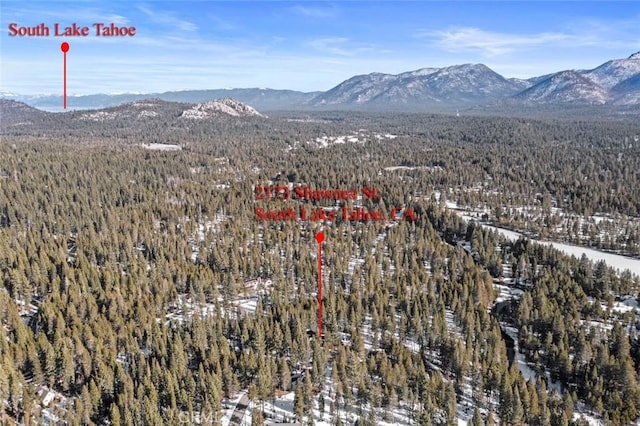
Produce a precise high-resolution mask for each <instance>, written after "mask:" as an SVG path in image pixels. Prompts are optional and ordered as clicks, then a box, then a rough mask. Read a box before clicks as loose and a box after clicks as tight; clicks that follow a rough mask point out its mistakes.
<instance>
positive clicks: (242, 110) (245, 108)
mask: <svg viewBox="0 0 640 426" xmlns="http://www.w3.org/2000/svg"><path fill="white" fill-rule="evenodd" d="M221 114H224V115H230V116H232V117H252V116H254V117H264V115H262V114H260V113H259V112H258V111H256V110H255V109H254V108H252V107H250V106H249V105H246V104H243V103H242V102H239V101H236V100H235V99H231V98H224V99H218V100H214V101H210V102H205V103H202V104H197V105H195V106H193V107H191V108H189V109H187V110H185V111H183V112H182V115H181V117H182V118H189V119H194V120H204V119H207V118H211V117H216V116H219V115H221Z"/></svg>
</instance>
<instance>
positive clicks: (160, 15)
mask: <svg viewBox="0 0 640 426" xmlns="http://www.w3.org/2000/svg"><path fill="white" fill-rule="evenodd" d="M138 10H140V11H141V12H142V13H144V14H145V15H147V17H148V18H149V19H150V20H151V21H152V22H154V23H156V24H161V25H169V26H172V27H175V28H176V29H178V30H180V31H189V32H193V31H196V30H197V29H198V26H197V25H196V24H194V23H193V22H189V21H186V20H184V19H180V18H177V17H175V16H174V15H173V14H171V13H167V12H157V11H153V10H151V9H149V8H148V7H145V6H138Z"/></svg>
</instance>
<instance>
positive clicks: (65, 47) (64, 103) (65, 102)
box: [60, 41, 69, 109]
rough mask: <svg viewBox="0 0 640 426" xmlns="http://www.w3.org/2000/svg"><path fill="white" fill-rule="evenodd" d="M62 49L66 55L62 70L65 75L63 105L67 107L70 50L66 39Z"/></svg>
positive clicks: (61, 46)
mask: <svg viewBox="0 0 640 426" xmlns="http://www.w3.org/2000/svg"><path fill="white" fill-rule="evenodd" d="M60 50H62V53H63V55H64V65H63V72H62V75H63V77H62V79H63V83H62V86H63V95H62V106H63V108H64V109H67V52H68V51H69V43H67V42H66V41H63V42H62V44H61V45H60Z"/></svg>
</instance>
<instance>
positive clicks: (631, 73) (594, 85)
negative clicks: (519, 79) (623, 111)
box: [514, 52, 640, 105]
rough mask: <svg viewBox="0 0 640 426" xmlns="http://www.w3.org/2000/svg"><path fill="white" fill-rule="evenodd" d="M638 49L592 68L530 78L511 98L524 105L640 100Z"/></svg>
mask: <svg viewBox="0 0 640 426" xmlns="http://www.w3.org/2000/svg"><path fill="white" fill-rule="evenodd" d="M639 78H640V52H638V53H634V54H633V55H631V56H629V57H628V58H625V59H614V60H611V61H607V62H605V63H604V64H602V65H600V66H598V67H596V68H594V69H592V70H579V71H574V70H570V71H561V72H558V73H555V74H551V75H548V76H545V78H534V79H530V80H529V81H531V82H532V83H534V85H533V86H532V87H530V88H528V89H526V90H524V91H522V92H521V93H519V94H517V95H516V96H515V97H514V98H515V99H517V100H520V101H523V102H525V103H527V104H553V103H563V104H566V103H570V104H585V105H594V104H596V105H597V104H600V105H601V104H615V105H635V104H638V103H640V102H639V101H640V88H639V86H638V85H639V83H638V81H639Z"/></svg>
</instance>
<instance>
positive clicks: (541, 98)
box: [515, 71, 609, 105]
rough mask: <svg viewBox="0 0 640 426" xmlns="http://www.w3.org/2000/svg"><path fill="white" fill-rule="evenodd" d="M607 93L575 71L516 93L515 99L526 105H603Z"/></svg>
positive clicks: (552, 76) (560, 74)
mask: <svg viewBox="0 0 640 426" xmlns="http://www.w3.org/2000/svg"><path fill="white" fill-rule="evenodd" d="M608 97H609V96H608V92H607V90H605V89H604V88H602V87H600V86H598V84H596V83H595V82H594V81H593V80H591V79H589V78H587V77H586V76H584V75H583V74H581V73H580V72H577V71H562V72H559V73H557V74H553V75H551V76H550V77H547V78H546V79H544V80H542V81H540V82H539V83H537V84H536V85H534V86H532V87H530V88H528V89H525V90H524V91H522V92H520V93H518V94H517V95H516V96H515V99H518V100H521V101H523V102H526V103H572V104H575V103H581V104H583V103H586V104H591V105H598V104H604V103H606V102H607V99H608Z"/></svg>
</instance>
